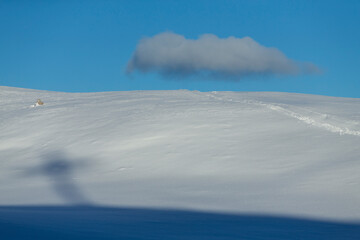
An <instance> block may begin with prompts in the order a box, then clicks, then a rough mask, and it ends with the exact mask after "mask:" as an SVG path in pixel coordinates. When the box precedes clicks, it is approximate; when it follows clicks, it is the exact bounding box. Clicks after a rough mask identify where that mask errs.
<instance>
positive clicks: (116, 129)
mask: <svg viewBox="0 0 360 240" xmlns="http://www.w3.org/2000/svg"><path fill="white" fill-rule="evenodd" d="M38 98H40V99H41V100H42V101H43V102H44V103H45V104H44V105H43V106H39V107H33V108H31V107H30V105H32V104H34V103H35V102H36V100H37V99H38ZM0 102H1V106H0V156H1V159H0V205H3V206H9V205H63V204H67V205H68V204H71V205H74V204H88V205H96V206H112V207H148V208H174V209H193V210H202V211H219V212H231V213H256V214H269V215H285V216H299V217H311V218H322V219H334V220H356V221H358V220H360V174H359V172H360V99H350V98H334V97H325V96H315V95H303V94H290V93H246V92H241V93H240V92H197V91H187V90H179V91H133V92H106V93H60V92H47V91H37V90H28V89H20V88H10V87H0Z"/></svg>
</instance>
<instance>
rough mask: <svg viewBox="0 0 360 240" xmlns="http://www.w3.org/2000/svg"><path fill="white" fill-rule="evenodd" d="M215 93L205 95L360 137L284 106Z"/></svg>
mask: <svg viewBox="0 0 360 240" xmlns="http://www.w3.org/2000/svg"><path fill="white" fill-rule="evenodd" d="M215 94H216V93H209V94H208V95H207V96H208V97H210V98H213V99H216V100H218V101H228V102H237V103H246V104H252V105H256V106H261V107H265V108H267V109H270V110H272V111H276V112H279V113H281V114H283V115H286V116H288V117H291V118H295V119H297V120H299V121H301V122H304V123H306V124H308V125H311V126H315V127H318V128H321V129H324V130H326V131H329V132H332V133H337V134H340V135H352V136H358V137H360V131H357V130H352V129H349V128H348V127H341V126H337V125H334V124H332V123H329V122H326V121H322V120H318V119H316V118H314V117H311V116H308V115H304V114H301V113H298V112H294V111H291V110H289V109H286V108H284V107H281V106H279V105H276V104H271V103H264V102H261V101H256V100H248V99H247V100H242V101H236V100H233V99H227V98H223V97H218V96H215ZM306 111H308V112H310V113H312V114H315V115H318V116H320V117H326V116H328V115H327V114H322V113H317V112H314V111H310V110H306Z"/></svg>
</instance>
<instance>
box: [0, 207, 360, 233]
mask: <svg viewBox="0 0 360 240" xmlns="http://www.w3.org/2000/svg"><path fill="white" fill-rule="evenodd" d="M0 239H2V240H8V239H11V240H16V239H22V240H27V239H31V240H33V239H37V240H43V239H62V240H73V239H87V240H91V239H94V240H95V239H132V240H135V239H137V240H145V239H166V240H175V239H184V240H193V239H206V240H213V239H221V240H230V239H234V240H235V239H236V240H239V239H277V240H285V239H286V240H289V239H305V240H306V239H311V240H313V239H317V240H334V239H339V240H349V239H354V240H355V239H356V240H358V239H360V224H359V223H341V222H332V221H324V220H323V221H320V220H311V219H301V218H291V217H279V216H262V215H231V214H216V213H206V212H195V211H180V210H179V211H177V210H158V209H141V208H112V207H56V206H53V207H51V206H48V207H42V206H38V207H14V206H3V207H0Z"/></svg>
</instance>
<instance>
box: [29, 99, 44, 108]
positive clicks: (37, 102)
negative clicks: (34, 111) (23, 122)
mask: <svg viewBox="0 0 360 240" xmlns="http://www.w3.org/2000/svg"><path fill="white" fill-rule="evenodd" d="M42 105H44V102H43V101H41V99H38V100H37V101H36V103H35V104H33V105H31V106H30V107H37V106H42Z"/></svg>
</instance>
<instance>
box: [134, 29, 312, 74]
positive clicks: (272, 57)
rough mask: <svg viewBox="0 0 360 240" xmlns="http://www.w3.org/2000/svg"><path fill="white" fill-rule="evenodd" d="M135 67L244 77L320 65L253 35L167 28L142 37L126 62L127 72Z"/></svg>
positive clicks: (299, 71) (309, 70) (305, 70)
mask: <svg viewBox="0 0 360 240" xmlns="http://www.w3.org/2000/svg"><path fill="white" fill-rule="evenodd" d="M134 71H140V72H144V73H146V72H151V71H155V72H159V73H160V74H163V75H180V76H187V75H193V74H204V73H205V74H209V75H221V76H222V75H224V76H229V77H242V76H249V75H260V74H261V75H268V74H269V75H270V74H275V75H296V74H312V73H317V72H319V69H318V68H317V67H316V66H315V65H314V64H311V63H299V62H296V61H293V60H291V59H289V58H287V57H286V56H285V55H284V54H283V53H282V52H281V51H279V50H278V49H276V48H271V47H265V46H262V45H260V44H259V43H257V42H256V41H254V40H253V39H252V38H250V37H244V38H236V37H228V38H219V37H217V36H215V35H213V34H204V35H201V36H200V37H199V38H198V39H186V38H185V37H184V36H182V35H179V34H175V33H171V32H165V33H160V34H157V35H155V36H153V37H147V38H143V39H141V40H140V42H139V44H138V45H137V47H136V50H135V52H134V54H133V56H132V58H131V59H130V61H129V63H128V66H127V72H128V73H131V72H134Z"/></svg>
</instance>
